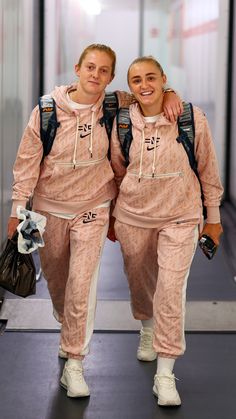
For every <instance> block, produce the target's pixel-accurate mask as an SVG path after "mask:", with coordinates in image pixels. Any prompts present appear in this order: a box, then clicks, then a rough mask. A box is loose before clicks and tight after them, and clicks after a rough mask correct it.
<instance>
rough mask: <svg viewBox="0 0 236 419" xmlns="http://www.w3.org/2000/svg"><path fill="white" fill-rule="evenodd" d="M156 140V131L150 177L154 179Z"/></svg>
mask: <svg viewBox="0 0 236 419" xmlns="http://www.w3.org/2000/svg"><path fill="white" fill-rule="evenodd" d="M156 139H157V129H156V132H155V137H154V152H153V161H152V177H154V175H155V165H156V149H157V147H156Z"/></svg>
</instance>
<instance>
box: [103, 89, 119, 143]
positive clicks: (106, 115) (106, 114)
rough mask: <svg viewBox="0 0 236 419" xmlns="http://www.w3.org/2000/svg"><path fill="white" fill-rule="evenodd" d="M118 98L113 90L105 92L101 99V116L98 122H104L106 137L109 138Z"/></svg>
mask: <svg viewBox="0 0 236 419" xmlns="http://www.w3.org/2000/svg"><path fill="white" fill-rule="evenodd" d="M118 107H119V105H118V98H117V95H116V93H115V92H107V93H105V98H104V101H103V117H102V118H101V119H100V124H101V125H103V123H104V124H105V128H106V131H107V136H108V139H109V140H110V139H111V131H112V125H113V121H114V118H115V116H116V113H117V110H118Z"/></svg>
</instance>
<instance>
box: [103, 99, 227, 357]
mask: <svg viewBox="0 0 236 419" xmlns="http://www.w3.org/2000/svg"><path fill="white" fill-rule="evenodd" d="M130 116H131V120H132V133H133V141H132V143H131V147H130V151H129V161H130V163H129V165H128V167H127V169H126V168H125V165H124V157H123V155H122V151H121V147H120V143H119V139H118V137H117V132H116V127H114V129H113V135H112V147H111V158H112V167H113V170H114V172H115V180H116V183H117V186H118V187H119V195H118V198H117V201H116V205H115V209H114V212H113V215H114V216H115V217H116V222H115V232H116V236H117V238H118V240H119V241H120V244H121V250H122V253H123V257H124V265H125V270H126V273H127V278H128V282H129V287H130V293H131V306H132V311H133V315H134V317H135V318H136V319H139V320H145V319H150V318H152V317H153V318H154V349H155V350H156V352H157V353H158V354H159V355H161V356H165V357H174V358H175V357H177V356H179V355H181V354H182V353H183V352H184V350H185V339H184V317H185V316H184V315H185V300H186V286H187V278H188V274H189V269H190V266H191V262H192V258H193V255H194V252H195V249H196V243H197V238H198V226H199V224H200V222H201V219H202V215H201V214H202V203H201V193H200V186H199V181H198V179H197V177H196V175H195V174H194V172H193V170H192V169H191V167H190V165H189V160H188V156H187V154H186V152H185V150H184V148H183V146H182V144H180V143H178V142H177V141H176V138H177V136H178V127H177V123H171V122H169V121H168V120H167V119H166V118H165V116H164V114H160V115H158V117H157V120H156V121H155V122H152V123H149V122H146V121H145V119H144V118H143V116H142V115H141V113H140V111H139V107H138V105H137V104H133V105H131V106H130ZM194 120H195V155H196V159H197V161H198V172H199V175H200V179H201V184H202V188H203V192H204V204H205V206H206V207H207V222H209V223H217V222H220V214H219V205H220V200H221V196H222V193H223V188H222V185H221V182H220V177H219V171H218V164H217V159H216V155H215V151H214V145H213V142H212V139H211V134H210V130H209V127H208V123H207V120H206V118H205V116H204V114H203V112H202V111H201V110H200V109H198V108H196V107H194Z"/></svg>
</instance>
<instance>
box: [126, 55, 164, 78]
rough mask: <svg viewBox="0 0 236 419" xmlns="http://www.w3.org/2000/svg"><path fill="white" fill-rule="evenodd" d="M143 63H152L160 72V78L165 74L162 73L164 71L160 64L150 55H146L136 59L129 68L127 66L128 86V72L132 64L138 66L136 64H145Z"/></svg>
mask: <svg viewBox="0 0 236 419" xmlns="http://www.w3.org/2000/svg"><path fill="white" fill-rule="evenodd" d="M145 62H150V63H152V64H154V65H155V66H156V67H157V68H158V69H159V71H160V73H161V75H162V76H164V75H165V73H164V70H163V68H162V66H161V64H160V63H159V62H158V61H157V60H156V59H155V58H154V57H153V56H152V55H146V56H144V57H138V58H136V59H135V60H134V61H133V62H132V63H131V64H130V66H129V68H128V71H127V81H128V84H129V72H130V69H131V67H132V66H133V65H134V64H138V63H145Z"/></svg>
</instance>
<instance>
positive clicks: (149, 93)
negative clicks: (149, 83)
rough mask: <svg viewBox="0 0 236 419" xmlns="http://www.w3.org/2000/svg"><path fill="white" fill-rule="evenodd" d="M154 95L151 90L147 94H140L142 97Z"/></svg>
mask: <svg viewBox="0 0 236 419" xmlns="http://www.w3.org/2000/svg"><path fill="white" fill-rule="evenodd" d="M152 94H153V91H151V90H148V91H147V92H141V93H140V95H141V96H150V95H152Z"/></svg>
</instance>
